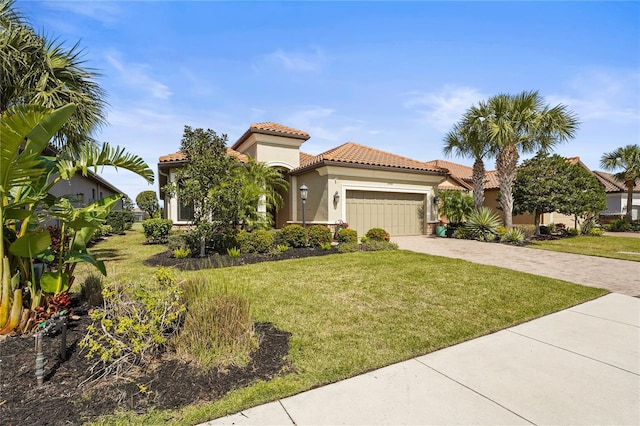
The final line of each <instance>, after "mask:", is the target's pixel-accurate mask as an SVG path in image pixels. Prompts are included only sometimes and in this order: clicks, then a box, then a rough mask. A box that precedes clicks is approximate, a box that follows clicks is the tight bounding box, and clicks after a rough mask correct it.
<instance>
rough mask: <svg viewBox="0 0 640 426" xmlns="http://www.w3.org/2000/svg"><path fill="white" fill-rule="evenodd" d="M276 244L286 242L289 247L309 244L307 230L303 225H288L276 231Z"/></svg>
mask: <svg viewBox="0 0 640 426" xmlns="http://www.w3.org/2000/svg"><path fill="white" fill-rule="evenodd" d="M276 244H286V245H287V246H289V247H294V248H297V247H305V246H306V245H307V230H306V229H305V228H303V227H302V226H301V225H297V224H293V225H287V226H285V227H283V228H282V229H280V230H279V231H278V232H277V233H276Z"/></svg>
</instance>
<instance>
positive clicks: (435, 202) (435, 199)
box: [433, 195, 440, 206]
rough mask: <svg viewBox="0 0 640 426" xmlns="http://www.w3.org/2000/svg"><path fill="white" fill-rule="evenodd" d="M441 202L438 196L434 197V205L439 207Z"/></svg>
mask: <svg viewBox="0 0 640 426" xmlns="http://www.w3.org/2000/svg"><path fill="white" fill-rule="evenodd" d="M439 201H440V200H439V199H438V196H437V195H436V196H434V197H433V204H435V205H436V206H437V205H438V202H439Z"/></svg>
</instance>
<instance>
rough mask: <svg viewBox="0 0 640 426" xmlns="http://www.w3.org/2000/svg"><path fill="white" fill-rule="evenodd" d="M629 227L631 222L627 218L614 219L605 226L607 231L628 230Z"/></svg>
mask: <svg viewBox="0 0 640 426" xmlns="http://www.w3.org/2000/svg"><path fill="white" fill-rule="evenodd" d="M631 229H632V225H631V222H629V221H628V220H627V219H614V220H612V221H611V222H610V223H609V225H608V226H607V231H611V232H629V231H631Z"/></svg>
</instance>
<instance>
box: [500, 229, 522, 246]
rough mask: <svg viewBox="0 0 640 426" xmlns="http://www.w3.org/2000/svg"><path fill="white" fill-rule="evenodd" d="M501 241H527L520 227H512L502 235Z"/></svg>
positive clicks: (517, 242) (518, 242) (514, 242)
mask: <svg viewBox="0 0 640 426" xmlns="http://www.w3.org/2000/svg"><path fill="white" fill-rule="evenodd" d="M500 241H502V242H503V243H510V244H522V243H524V242H525V236H524V233H523V232H522V231H521V230H520V229H519V228H511V229H509V230H508V231H506V232H505V233H504V234H502V236H500Z"/></svg>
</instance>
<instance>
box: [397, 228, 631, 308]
mask: <svg viewBox="0 0 640 426" xmlns="http://www.w3.org/2000/svg"><path fill="white" fill-rule="evenodd" d="M392 241H393V242H395V243H397V244H398V246H400V248H401V249H404V250H411V251H416V252H420V253H426V254H432V255H436V256H444V257H453V258H457V259H463V260H467V261H469V262H474V263H481V264H485V265H493V266H500V267H503V268H508V269H514V270H516V271H521V272H529V273H531V274H536V275H542V276H545V277H551V278H557V279H561V280H565V281H570V282H573V283H577V284H582V285H586V286H590V287H599V288H604V289H607V290H609V291H612V292H615V293H620V294H625V295H627V296H633V297H640V262H632V261H629V260H619V259H608V258H604V257H594V256H585V255H581V254H571V253H559V252H554V251H547V250H538V249H532V248H527V247H518V246H511V245H507V244H494V243H482V242H479V241H472V240H459V239H456V238H438V237H432V236H425V235H418V236H405V237H393V238H392Z"/></svg>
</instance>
